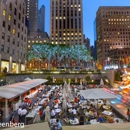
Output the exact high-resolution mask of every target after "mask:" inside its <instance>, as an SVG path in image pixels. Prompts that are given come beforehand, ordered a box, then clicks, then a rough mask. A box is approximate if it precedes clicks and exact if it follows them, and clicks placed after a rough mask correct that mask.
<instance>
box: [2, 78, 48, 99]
mask: <svg viewBox="0 0 130 130" xmlns="http://www.w3.org/2000/svg"><path fill="white" fill-rule="evenodd" d="M47 81H48V80H46V79H33V80H29V81H24V82H19V83H15V84H10V85H6V86H2V87H0V97H2V98H6V99H11V98H14V97H16V96H19V95H20V94H23V93H24V92H26V91H29V90H30V89H32V88H34V87H36V86H39V85H41V84H43V83H45V82H47Z"/></svg>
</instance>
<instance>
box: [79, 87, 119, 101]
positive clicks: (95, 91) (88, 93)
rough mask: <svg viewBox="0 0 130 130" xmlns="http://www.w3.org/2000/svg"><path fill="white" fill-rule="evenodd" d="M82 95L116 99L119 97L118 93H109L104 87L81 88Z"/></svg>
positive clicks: (91, 97)
mask: <svg viewBox="0 0 130 130" xmlns="http://www.w3.org/2000/svg"><path fill="white" fill-rule="evenodd" d="M80 93H81V95H82V96H83V97H84V98H85V99H114V98H117V96H116V95H113V94H111V93H108V92H107V91H105V90H103V89H88V90H81V91H80Z"/></svg>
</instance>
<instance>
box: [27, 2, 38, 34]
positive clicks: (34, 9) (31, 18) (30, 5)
mask: <svg viewBox="0 0 130 130" xmlns="http://www.w3.org/2000/svg"><path fill="white" fill-rule="evenodd" d="M25 1H26V5H27V6H26V8H27V12H26V15H27V20H28V32H36V31H37V30H38V0H25Z"/></svg>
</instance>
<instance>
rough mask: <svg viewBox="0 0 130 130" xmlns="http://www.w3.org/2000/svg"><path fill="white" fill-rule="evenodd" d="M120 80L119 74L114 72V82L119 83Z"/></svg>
mask: <svg viewBox="0 0 130 130" xmlns="http://www.w3.org/2000/svg"><path fill="white" fill-rule="evenodd" d="M120 80H121V78H120V72H116V73H115V81H120Z"/></svg>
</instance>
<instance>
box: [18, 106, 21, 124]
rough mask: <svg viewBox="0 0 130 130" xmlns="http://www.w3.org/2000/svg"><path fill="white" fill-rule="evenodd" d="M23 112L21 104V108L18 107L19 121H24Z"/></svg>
mask: <svg viewBox="0 0 130 130" xmlns="http://www.w3.org/2000/svg"><path fill="white" fill-rule="evenodd" d="M21 112H22V108H21V106H19V109H18V116H19V123H21V122H22V115H21Z"/></svg>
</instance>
